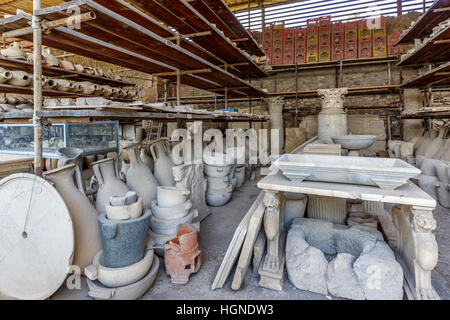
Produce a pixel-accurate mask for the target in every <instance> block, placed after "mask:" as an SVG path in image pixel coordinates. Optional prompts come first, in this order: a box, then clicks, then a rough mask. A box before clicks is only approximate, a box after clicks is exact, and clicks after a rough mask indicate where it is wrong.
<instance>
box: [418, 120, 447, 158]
mask: <svg viewBox="0 0 450 320" xmlns="http://www.w3.org/2000/svg"><path fill="white" fill-rule="evenodd" d="M446 132H447V129H445V128H443V129H441V130H439V135H438V136H437V137H436V138H435V139H434V140H433V141H432V142H431V143H430V145H429V146H428V147H427V148H426V149H425V153H424V154H423V155H424V156H425V158H429V159H436V158H435V155H436V154H437V153H438V152H439V151H441V149H442V147H443V146H444V145H445V139H444V137H445V134H446Z"/></svg>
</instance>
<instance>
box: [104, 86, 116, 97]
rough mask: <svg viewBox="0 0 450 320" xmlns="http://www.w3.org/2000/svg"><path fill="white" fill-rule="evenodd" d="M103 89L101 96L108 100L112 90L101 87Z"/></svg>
mask: <svg viewBox="0 0 450 320" xmlns="http://www.w3.org/2000/svg"><path fill="white" fill-rule="evenodd" d="M102 88H103V96H104V97H106V98H109V97H111V96H112V94H113V88H112V87H111V86H102Z"/></svg>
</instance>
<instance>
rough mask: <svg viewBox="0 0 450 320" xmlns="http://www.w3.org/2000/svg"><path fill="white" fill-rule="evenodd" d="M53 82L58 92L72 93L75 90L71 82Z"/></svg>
mask: <svg viewBox="0 0 450 320" xmlns="http://www.w3.org/2000/svg"><path fill="white" fill-rule="evenodd" d="M54 81H55V83H56V87H55V89H56V90H58V91H62V92H68V91H72V90H73V89H74V88H75V86H74V84H73V82H71V81H69V80H64V79H54Z"/></svg>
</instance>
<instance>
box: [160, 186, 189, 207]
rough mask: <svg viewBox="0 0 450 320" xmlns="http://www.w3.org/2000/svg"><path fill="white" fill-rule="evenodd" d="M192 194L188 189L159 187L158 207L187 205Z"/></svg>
mask: <svg viewBox="0 0 450 320" xmlns="http://www.w3.org/2000/svg"><path fill="white" fill-rule="evenodd" d="M190 194H191V192H190V191H189V190H187V189H183V188H177V187H163V186H159V187H158V188H157V191H156V197H157V199H158V206H159V207H160V208H170V207H174V206H178V205H180V204H182V203H185V202H186V200H187V198H188V196H189V195H190Z"/></svg>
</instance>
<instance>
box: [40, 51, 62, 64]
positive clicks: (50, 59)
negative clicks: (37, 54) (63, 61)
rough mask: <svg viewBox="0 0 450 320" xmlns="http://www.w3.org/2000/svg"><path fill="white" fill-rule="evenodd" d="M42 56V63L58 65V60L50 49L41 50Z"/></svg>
mask: <svg viewBox="0 0 450 320" xmlns="http://www.w3.org/2000/svg"><path fill="white" fill-rule="evenodd" d="M42 57H44V63H45V65H46V66H49V67H59V60H58V58H56V57H55V56H54V55H52V54H51V53H50V51H46V50H42Z"/></svg>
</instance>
